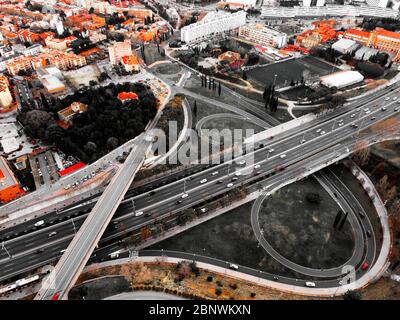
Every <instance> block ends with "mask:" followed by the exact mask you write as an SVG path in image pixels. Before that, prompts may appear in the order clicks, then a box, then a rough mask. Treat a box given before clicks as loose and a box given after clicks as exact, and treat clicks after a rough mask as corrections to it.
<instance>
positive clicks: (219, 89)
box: [218, 81, 221, 96]
mask: <svg viewBox="0 0 400 320" xmlns="http://www.w3.org/2000/svg"><path fill="white" fill-rule="evenodd" d="M220 95H221V81H218V96H220Z"/></svg>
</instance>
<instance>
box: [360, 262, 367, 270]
mask: <svg viewBox="0 0 400 320" xmlns="http://www.w3.org/2000/svg"><path fill="white" fill-rule="evenodd" d="M368 267H369V264H368V262H364V263H363V264H362V265H361V269H362V270H367V269H368Z"/></svg>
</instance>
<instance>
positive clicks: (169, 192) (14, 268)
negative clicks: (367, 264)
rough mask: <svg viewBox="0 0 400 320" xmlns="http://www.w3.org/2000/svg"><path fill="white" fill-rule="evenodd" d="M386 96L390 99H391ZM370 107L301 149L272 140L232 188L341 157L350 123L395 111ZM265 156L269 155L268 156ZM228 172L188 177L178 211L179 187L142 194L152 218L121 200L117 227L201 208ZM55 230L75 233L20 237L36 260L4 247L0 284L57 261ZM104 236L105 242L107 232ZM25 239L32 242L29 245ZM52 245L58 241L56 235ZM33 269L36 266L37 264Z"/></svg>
mask: <svg viewBox="0 0 400 320" xmlns="http://www.w3.org/2000/svg"><path fill="white" fill-rule="evenodd" d="M391 96H393V94H392V95H391ZM374 103H376V102H374V101H371V106H370V107H371V113H370V114H369V115H366V114H364V112H363V113H361V112H360V119H359V120H354V118H351V117H350V115H351V114H352V111H349V112H347V113H346V114H344V115H342V116H340V117H339V118H340V119H343V120H344V123H345V125H343V126H342V127H340V128H338V127H336V128H335V127H334V126H332V123H333V121H335V122H337V121H339V118H338V119H336V120H327V121H325V122H323V123H320V124H317V125H315V126H314V127H309V128H308V129H307V130H306V132H305V137H306V138H307V142H306V143H304V144H302V145H300V144H299V140H300V139H299V137H300V136H302V134H301V133H298V134H294V136H291V137H284V138H282V139H280V138H279V137H275V138H274V140H273V141H269V143H268V144H267V145H266V146H264V147H262V148H260V149H258V150H256V151H255V152H254V157H255V161H254V163H259V164H260V168H259V171H260V170H262V171H263V173H262V174H260V175H259V176H254V175H252V174H250V175H242V176H239V177H238V180H237V181H236V182H235V185H236V186H237V185H240V184H241V183H249V182H250V181H254V180H256V179H259V178H262V179H264V178H265V177H266V175H271V176H270V178H269V179H265V182H266V183H269V180H270V179H271V177H272V178H274V177H275V178H277V179H278V181H279V180H280V179H283V177H282V172H281V171H279V170H276V168H277V167H279V166H280V167H285V166H289V165H296V166H299V167H300V168H301V167H303V168H304V163H305V162H308V161H309V159H308V158H309V157H310V156H312V155H317V156H318V157H320V154H319V153H321V152H322V151H329V152H331V151H334V150H335V149H332V148H330V147H331V146H335V145H336V152H342V153H343V152H345V148H343V147H342V146H340V145H337V144H338V143H339V142H340V141H344V140H346V139H348V138H349V137H351V136H352V135H353V134H354V132H355V129H354V128H352V127H351V126H350V123H352V122H354V121H357V122H359V123H360V127H361V126H362V128H364V127H367V126H370V125H371V124H373V123H374V122H376V121H378V120H379V119H381V118H384V117H389V116H392V115H393V114H394V113H393V108H394V107H395V106H396V104H395V103H394V102H393V101H392V100H391V101H389V102H387V104H388V110H386V111H385V112H382V111H381V110H380V109H379V108H376V107H374V109H372V104H374ZM373 114H374V115H375V116H376V119H375V120H373V121H372V120H370V121H365V119H369V118H370V117H372V115H373ZM355 119H357V118H355ZM363 120H364V121H363ZM319 128H323V129H324V130H326V134H325V135H322V136H321V135H320V134H318V133H317V132H316V130H317V129H319ZM331 128H334V131H333V132H329V131H330V130H329V129H331ZM349 140H350V142H351V141H353V139H352V138H349ZM271 147H273V148H274V149H275V150H274V152H272V153H270V152H268V150H269V148H271ZM283 153H285V154H286V155H287V156H286V158H285V159H281V158H280V157H279V155H282V154H283ZM269 154H271V155H270V156H268V155H269ZM228 167H230V169H228ZM233 167H234V166H233V165H230V164H229V163H224V164H221V165H218V166H215V167H213V168H209V169H206V170H203V171H201V172H198V173H195V174H192V175H191V176H190V178H187V179H186V190H187V193H188V194H189V197H188V198H186V199H182V203H181V204H179V205H177V204H176V201H177V200H179V199H180V196H181V194H182V192H183V182H182V181H177V182H173V183H170V184H167V185H166V186H161V187H158V188H156V189H154V191H155V194H154V195H152V196H151V197H149V196H148V195H147V194H142V195H138V196H135V197H134V198H133V199H134V200H135V206H136V208H137V210H142V211H144V212H145V213H146V212H151V213H152V214H153V215H152V217H146V216H142V217H134V216H133V213H132V207H130V208H129V202H130V200H124V202H123V203H122V204H121V208H122V209H121V211H120V210H118V211H119V212H120V215H117V214H116V219H115V221H116V222H117V223H120V222H122V223H123V224H124V225H125V228H126V230H129V228H130V227H131V226H135V228H137V227H138V226H140V225H147V224H149V223H152V222H153V221H154V219H155V218H158V217H160V216H162V215H165V214H169V213H171V212H173V211H176V212H179V211H181V210H183V209H184V208H186V207H191V206H193V205H196V204H198V203H201V202H204V199H207V198H209V197H212V196H215V195H217V194H221V193H224V192H226V191H227V190H228V188H227V187H226V184H227V183H228V182H229V181H230V179H231V178H232V177H233V175H234V173H235V171H234V168H233ZM228 170H229V175H228ZM215 171H218V174H216V175H214V176H213V175H212V172H215ZM274 172H275V174H274ZM283 173H284V172H283ZM205 177H206V178H207V179H208V182H207V183H205V184H202V185H200V183H199V181H200V180H202V179H203V178H205ZM220 179H223V183H221V184H219V183H216V182H217V181H218V180H220ZM171 210H172V211H171ZM79 211H80V210H79V208H78V209H75V212H79ZM118 211H117V213H118ZM113 224H114V222H113ZM113 224H112V225H111V226H109V228H108V229H112V228H113ZM59 228H60V229H68V230H69V232H70V233H73V232H74V231H73V227H72V225H71V223H68V224H65V225H64V224H62V225H59V224H55V225H50V226H47V225H46V226H45V227H44V228H43V229H40V230H39V231H40V233H41V234H43V235H44V236H43V239H42V240H40V238H39V237H37V234H36V235H35V236H34V237H31V235H30V234H29V233H28V234H26V235H25V236H26V237H27V238H24V241H25V243H26V244H28V243H32V245H31V246H32V249H29V250H33V249H35V250H37V249H38V248H43V247H44V248H45V251H44V252H42V253H40V254H37V253H35V252H33V251H30V252H29V251H27V250H26V248H25V246H24V245H23V244H22V245H21V244H18V242H19V241H14V242H12V241H11V240H9V241H5V245H6V247H7V249H8V250H9V251H10V252H11V254H12V255H13V256H15V258H13V259H8V257H7V255H6V253H5V252H4V251H2V252H1V258H0V259H1V260H0V266H1V270H0V273H1V275H0V276H1V279H3V280H4V279H6V278H7V277H9V276H10V274H13V273H14V274H18V272H20V271H21V270H26V269H27V268H28V269H29V268H31V267H32V265H35V263H36V261H39V260H41V261H50V260H51V259H55V258H57V256H59V251H60V250H62V249H65V248H66V246H67V245H68V243H67V242H68V240H67V241H66V242H65V244H64V247H62V246H61V242H60V246H59V247H57V248H56V249H55V247H54V245H52V244H50V245H49V238H48V234H49V233H50V232H52V231H53V230H60V229H59ZM57 232H58V231H57ZM60 232H61V231H60ZM66 232H68V231H66ZM123 233H124V232H123V231H119V230H118V231H117V232H116V233H115V236H118V235H123ZM60 235H61V233H60ZM104 236H105V237H106V236H107V230H106V233H105V235H104ZM29 237H31V238H30V240H29ZM18 238H19V237H17V238H16V239H18ZM103 238H104V237H103ZM54 239H55V240H56V239H58V240H59V239H60V236H59V234H58V233H57V235H56V236H55V238H54ZM16 254H21V256H18V257H17V256H16ZM31 259H32V261H31ZM38 265H40V263H39V262H38ZM3 270H4V271H3Z"/></svg>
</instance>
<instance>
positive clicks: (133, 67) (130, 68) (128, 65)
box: [121, 55, 140, 72]
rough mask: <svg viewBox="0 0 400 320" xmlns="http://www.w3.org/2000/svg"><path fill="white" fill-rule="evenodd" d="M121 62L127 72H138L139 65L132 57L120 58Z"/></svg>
mask: <svg viewBox="0 0 400 320" xmlns="http://www.w3.org/2000/svg"><path fill="white" fill-rule="evenodd" d="M121 62H122V64H123V66H124V67H125V70H126V71H127V72H139V71H140V63H139V61H138V59H137V58H136V57H135V56H134V55H131V56H124V57H122V59H121Z"/></svg>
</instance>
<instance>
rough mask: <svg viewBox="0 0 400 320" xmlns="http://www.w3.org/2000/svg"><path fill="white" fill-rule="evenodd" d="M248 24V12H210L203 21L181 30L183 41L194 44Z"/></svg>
mask: <svg viewBox="0 0 400 320" xmlns="http://www.w3.org/2000/svg"><path fill="white" fill-rule="evenodd" d="M245 24H246V12H244V11H239V12H235V13H227V12H209V13H208V14H207V15H206V16H205V17H204V18H203V19H202V20H201V21H199V22H196V23H192V24H190V25H188V26H185V27H183V28H182V29H181V40H182V41H184V42H186V43H188V44H189V43H194V42H198V41H201V40H206V39H209V38H211V37H212V36H213V35H216V34H220V33H224V32H227V31H230V30H234V29H237V28H239V27H241V26H243V25H245Z"/></svg>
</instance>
